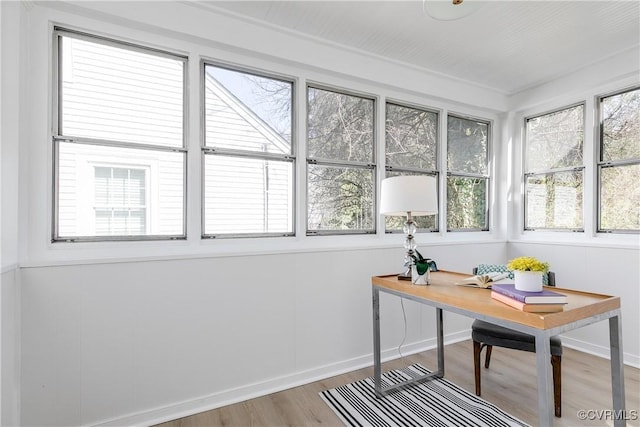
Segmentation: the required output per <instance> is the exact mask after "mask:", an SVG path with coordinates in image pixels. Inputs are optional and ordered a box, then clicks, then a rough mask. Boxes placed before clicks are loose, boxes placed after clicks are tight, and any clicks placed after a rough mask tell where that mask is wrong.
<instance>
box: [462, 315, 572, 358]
mask: <svg viewBox="0 0 640 427" xmlns="http://www.w3.org/2000/svg"><path fill="white" fill-rule="evenodd" d="M471 337H472V338H473V340H474V341H477V342H481V343H483V344H487V345H495V346H498V347H506V348H512V349H515V350H524V351H530V352H535V351H536V345H535V337H534V336H533V335H529V334H525V333H522V332H518V331H514V330H513V329H508V328H504V327H502V326H498V325H494V324H492V323H488V322H484V321H482V320H475V321H474V322H473V325H472V326H471ZM551 354H552V355H553V356H560V355H562V342H561V341H560V338H558V337H551Z"/></svg>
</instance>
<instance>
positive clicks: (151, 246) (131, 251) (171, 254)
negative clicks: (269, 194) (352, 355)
mask: <svg viewBox="0 0 640 427" xmlns="http://www.w3.org/2000/svg"><path fill="white" fill-rule="evenodd" d="M415 239H416V242H417V245H418V249H420V248H426V247H430V246H450V245H473V244H488V243H496V244H500V243H506V239H504V238H499V237H498V236H496V235H494V234H492V233H490V232H470V233H460V232H458V233H418V234H416V236H415ZM403 242H404V236H403V234H401V233H393V234H380V235H348V236H299V237H269V238H247V239H221V240H216V239H199V238H198V239H193V240H190V239H187V240H174V241H124V242H122V241H120V242H105V241H102V242H76V243H66V242H57V243H51V244H49V245H48V246H47V249H46V250H44V251H42V252H41V253H37V254H36V253H33V254H29V255H28V257H27V260H26V261H24V262H21V263H20V267H22V268H37V267H47V266H63V265H83V264H110V263H129V262H149V261H169V260H183V259H202V258H221V257H240V256H243V257H247V256H264V255H285V254H297V253H319V252H331V251H358V250H379V249H389V248H398V249H400V250H404V249H402V247H403Z"/></svg>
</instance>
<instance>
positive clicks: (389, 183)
mask: <svg viewBox="0 0 640 427" xmlns="http://www.w3.org/2000/svg"><path fill="white" fill-rule="evenodd" d="M380 213H381V214H383V215H386V216H406V217H407V221H406V222H405V224H404V227H403V228H402V231H404V234H405V241H404V247H405V249H406V250H407V255H406V257H405V259H404V265H405V266H407V270H406V271H405V272H404V273H402V274H400V275H398V278H399V279H402V280H411V266H412V265H413V263H414V253H415V249H416V242H415V240H414V239H413V235H414V234H415V233H416V231H417V227H416V223H415V222H414V221H413V217H414V216H426V215H435V214H437V213H438V192H437V188H436V178H435V177H433V176H425V175H410V176H393V177H390V178H385V179H384V180H383V181H382V188H381V190H380Z"/></svg>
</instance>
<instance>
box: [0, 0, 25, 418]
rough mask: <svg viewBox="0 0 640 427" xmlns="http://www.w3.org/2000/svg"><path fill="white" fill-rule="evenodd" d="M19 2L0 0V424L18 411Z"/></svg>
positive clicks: (18, 412) (15, 415) (18, 413)
mask: <svg viewBox="0 0 640 427" xmlns="http://www.w3.org/2000/svg"><path fill="white" fill-rule="evenodd" d="M22 18H23V7H22V5H21V3H19V2H0V43H1V45H0V51H1V52H2V57H1V59H0V94H1V96H0V158H1V159H2V161H1V165H0V167H1V173H0V204H1V209H0V218H1V219H0V227H1V231H0V235H1V236H2V243H1V245H0V261H1V262H0V264H1V266H0V424H1V425H3V426H13V425H18V424H19V419H20V418H19V417H20V297H19V295H20V286H19V279H20V271H19V269H18V161H19V157H18V151H19V145H18V139H19V126H18V122H19V119H20V115H19V110H20V107H21V103H20V84H21V79H20V64H21V61H22V59H23V56H22V55H21V52H20V40H21V38H22V31H23V30H22V29H21V26H20V24H21V21H22Z"/></svg>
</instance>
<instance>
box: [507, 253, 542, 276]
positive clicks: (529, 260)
mask: <svg viewBox="0 0 640 427" xmlns="http://www.w3.org/2000/svg"><path fill="white" fill-rule="evenodd" d="M507 268H508V269H509V270H513V271H540V272H542V273H546V272H547V271H549V263H548V262H542V261H538V260H537V259H536V258H534V257H530V256H521V257H518V258H514V259H512V260H511V261H509V263H508V264H507Z"/></svg>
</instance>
